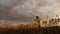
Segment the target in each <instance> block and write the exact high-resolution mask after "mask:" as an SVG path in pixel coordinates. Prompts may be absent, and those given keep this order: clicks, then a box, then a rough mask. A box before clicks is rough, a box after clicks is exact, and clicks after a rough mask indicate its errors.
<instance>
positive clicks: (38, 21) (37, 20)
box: [35, 16, 40, 32]
mask: <svg viewBox="0 0 60 34" xmlns="http://www.w3.org/2000/svg"><path fill="white" fill-rule="evenodd" d="M35 21H36V22H37V23H38V31H39V32H40V18H39V16H36V19H35Z"/></svg>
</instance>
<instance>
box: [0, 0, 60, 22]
mask: <svg viewBox="0 0 60 34" xmlns="http://www.w3.org/2000/svg"><path fill="white" fill-rule="evenodd" d="M57 13H58V14H59V13H60V0H0V19H6V18H9V19H12V20H15V19H16V20H20V21H30V20H32V18H33V17H35V16H36V15H38V16H41V17H43V18H46V16H47V15H49V17H53V16H55V15H56V14H57Z"/></svg>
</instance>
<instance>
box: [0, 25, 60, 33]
mask: <svg viewBox="0 0 60 34" xmlns="http://www.w3.org/2000/svg"><path fill="white" fill-rule="evenodd" d="M59 33H60V27H57V26H56V27H41V28H22V29H20V28H17V29H13V28H10V29H8V28H3V29H1V28H0V34H59Z"/></svg>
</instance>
